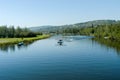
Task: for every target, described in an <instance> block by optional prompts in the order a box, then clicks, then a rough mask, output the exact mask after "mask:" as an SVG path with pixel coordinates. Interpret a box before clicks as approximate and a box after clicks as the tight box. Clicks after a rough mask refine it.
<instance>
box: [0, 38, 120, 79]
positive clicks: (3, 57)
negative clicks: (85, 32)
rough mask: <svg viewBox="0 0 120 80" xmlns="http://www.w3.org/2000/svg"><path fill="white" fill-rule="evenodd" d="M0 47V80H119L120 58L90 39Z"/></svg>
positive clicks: (111, 49) (45, 40)
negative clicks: (61, 43)
mask: <svg viewBox="0 0 120 80" xmlns="http://www.w3.org/2000/svg"><path fill="white" fill-rule="evenodd" d="M70 38H71V37H69V38H68V37H64V40H63V41H64V42H63V45H59V44H58V43H57V41H58V39H59V36H58V37H51V38H49V39H44V40H39V41H36V42H34V43H31V44H28V45H24V46H17V45H10V46H1V47H0V80H120V76H119V75H120V56H119V52H118V51H117V50H116V49H115V48H113V47H109V46H106V45H103V44H101V43H99V42H97V41H95V40H92V39H91V38H90V37H85V36H74V37H72V40H71V41H68V40H67V39H70Z"/></svg>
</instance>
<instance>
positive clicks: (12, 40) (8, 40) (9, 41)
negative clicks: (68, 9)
mask: <svg viewBox="0 0 120 80" xmlns="http://www.w3.org/2000/svg"><path fill="white" fill-rule="evenodd" d="M48 37H50V35H38V36H37V37H30V38H0V45H2V44H17V43H19V42H33V41H36V40H40V39H45V38H48Z"/></svg>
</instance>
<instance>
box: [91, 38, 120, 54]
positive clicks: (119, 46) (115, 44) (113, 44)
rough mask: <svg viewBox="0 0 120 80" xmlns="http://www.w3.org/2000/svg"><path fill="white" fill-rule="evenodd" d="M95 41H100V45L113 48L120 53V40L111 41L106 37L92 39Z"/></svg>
mask: <svg viewBox="0 0 120 80" xmlns="http://www.w3.org/2000/svg"><path fill="white" fill-rule="evenodd" d="M93 40H95V41H96V42H98V43H100V44H101V45H104V46H106V47H107V48H108V47H109V48H114V49H115V50H116V52H117V54H118V55H120V42H117V41H111V40H108V39H107V40H106V39H93Z"/></svg>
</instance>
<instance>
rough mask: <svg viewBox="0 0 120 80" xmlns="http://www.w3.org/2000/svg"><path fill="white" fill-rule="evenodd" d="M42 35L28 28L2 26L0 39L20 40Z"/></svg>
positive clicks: (0, 27)
mask: <svg viewBox="0 0 120 80" xmlns="http://www.w3.org/2000/svg"><path fill="white" fill-rule="evenodd" d="M38 34H39V35H40V34H41V35H42V33H35V32H32V31H30V30H29V29H27V28H20V27H19V26H18V27H17V28H16V29H15V28H14V26H10V27H7V26H0V38H20V37H36V35H38Z"/></svg>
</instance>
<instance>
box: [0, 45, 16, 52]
mask: <svg viewBox="0 0 120 80" xmlns="http://www.w3.org/2000/svg"><path fill="white" fill-rule="evenodd" d="M0 50H2V51H5V52H8V50H11V51H15V45H0Z"/></svg>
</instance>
